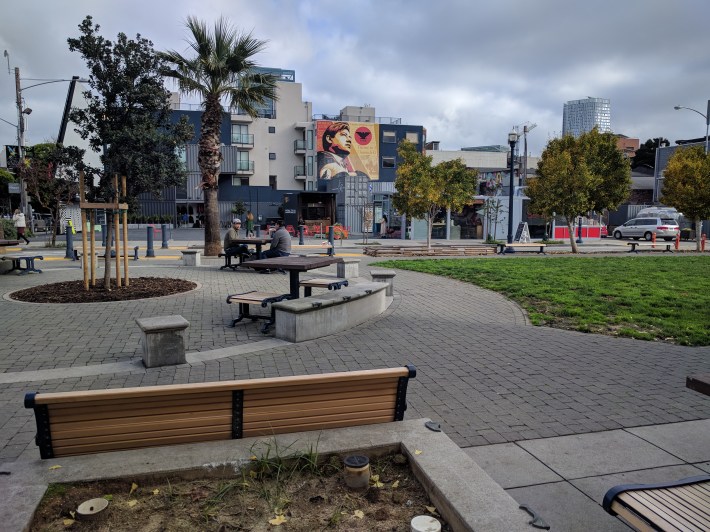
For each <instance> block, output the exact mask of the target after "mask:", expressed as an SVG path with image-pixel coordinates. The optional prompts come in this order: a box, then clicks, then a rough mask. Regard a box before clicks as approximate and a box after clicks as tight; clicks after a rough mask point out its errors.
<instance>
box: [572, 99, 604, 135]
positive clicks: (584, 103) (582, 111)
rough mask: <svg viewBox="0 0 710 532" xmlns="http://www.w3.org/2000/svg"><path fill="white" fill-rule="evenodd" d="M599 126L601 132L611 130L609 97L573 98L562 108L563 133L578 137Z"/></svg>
mask: <svg viewBox="0 0 710 532" xmlns="http://www.w3.org/2000/svg"><path fill="white" fill-rule="evenodd" d="M594 126H597V128H598V129H599V132H600V133H609V132H611V103H610V101H609V99H608V98H592V97H591V96H589V97H587V98H585V99H584V100H571V101H569V102H567V103H565V105H564V109H563V110H562V134H563V135H574V136H575V137H578V136H579V135H581V134H582V133H586V132H587V131H591V130H592V129H593V128H594Z"/></svg>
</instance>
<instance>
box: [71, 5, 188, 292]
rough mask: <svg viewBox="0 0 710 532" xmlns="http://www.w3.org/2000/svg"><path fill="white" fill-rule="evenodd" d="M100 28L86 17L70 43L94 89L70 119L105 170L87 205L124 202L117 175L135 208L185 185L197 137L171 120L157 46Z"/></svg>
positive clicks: (99, 174) (109, 215)
mask: <svg viewBox="0 0 710 532" xmlns="http://www.w3.org/2000/svg"><path fill="white" fill-rule="evenodd" d="M99 29H100V26H99V25H98V24H93V21H92V18H91V17H90V16H89V17H86V18H85V19H84V21H83V22H82V23H81V24H80V25H79V32H80V36H79V37H78V38H70V39H67V42H68V44H69V50H71V51H72V52H78V53H79V54H81V56H82V57H83V58H84V60H85V61H86V65H87V67H88V69H89V73H90V74H89V86H90V87H91V89H92V90H91V91H86V92H85V93H84V97H85V98H86V100H87V102H88V105H87V107H86V108H84V109H80V108H74V109H72V111H71V113H70V119H71V120H72V121H73V122H75V123H76V124H78V126H79V127H78V129H77V130H76V131H77V133H79V135H81V137H82V138H83V139H88V141H89V146H90V148H91V149H92V150H93V151H95V152H97V153H102V155H101V160H102V163H103V169H87V172H88V173H89V174H95V175H96V176H97V177H98V180H99V185H98V186H97V187H95V188H94V187H93V186H91V184H92V183H93V179H92V178H89V179H87V181H88V183H89V185H88V186H87V191H86V192H87V198H88V199H89V200H94V201H101V200H112V199H113V198H114V197H115V196H119V191H116V190H115V189H114V186H113V176H114V175H118V176H126V181H127V196H126V197H120V200H121V201H126V202H130V200H132V199H133V198H135V197H136V196H137V195H138V194H139V193H142V192H147V193H152V194H153V195H155V196H157V197H159V196H160V194H161V192H162V190H163V189H165V188H166V187H171V186H179V185H182V184H183V183H184V182H185V177H186V170H185V168H184V165H183V163H182V161H181V160H180V157H179V151H180V149H183V148H184V145H185V143H186V142H187V141H188V140H189V139H191V138H192V136H193V130H192V127H191V126H189V125H188V123H187V120H186V119H185V120H183V121H181V122H179V123H177V124H173V123H172V122H171V120H170V113H171V109H170V92H169V91H168V90H166V89H165V87H164V86H163V76H162V69H163V67H164V64H163V62H162V60H161V59H160V57H159V56H158V54H157V53H156V52H155V51H154V49H153V43H151V42H150V41H149V40H147V39H145V38H143V37H141V36H140V35H137V36H136V38H135V40H133V39H129V38H127V37H126V35H125V34H123V33H119V34H118V36H117V38H116V41H115V42H112V41H110V40H107V39H105V38H104V37H102V36H101V35H100V34H99ZM112 219H113V212H112V211H111V210H108V211H107V225H108V227H109V235H107V238H106V241H107V243H108V245H107V248H106V269H105V276H104V280H105V286H107V287H108V286H109V283H108V281H109V279H110V271H111V261H110V242H111V234H110V233H111V230H112V229H111V228H112V226H113V224H112V223H111V222H112Z"/></svg>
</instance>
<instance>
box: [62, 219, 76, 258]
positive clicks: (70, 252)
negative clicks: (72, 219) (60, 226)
mask: <svg viewBox="0 0 710 532" xmlns="http://www.w3.org/2000/svg"><path fill="white" fill-rule="evenodd" d="M66 237H67V252H66V254H65V255H64V258H65V259H71V260H75V259H74V235H72V233H71V226H69V225H67V230H66Z"/></svg>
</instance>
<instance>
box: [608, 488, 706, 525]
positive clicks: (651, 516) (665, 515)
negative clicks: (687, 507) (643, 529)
mask: <svg viewBox="0 0 710 532" xmlns="http://www.w3.org/2000/svg"><path fill="white" fill-rule="evenodd" d="M619 499H620V500H621V501H623V502H624V503H626V505H627V506H629V507H630V508H631V509H633V510H635V511H636V512H637V513H638V514H639V515H641V516H642V517H644V518H646V519H648V520H649V521H651V522H652V523H654V524H657V525H658V524H659V523H663V528H664V529H669V530H698V531H700V530H701V529H700V528H698V527H697V526H696V525H694V524H693V521H692V519H688V516H687V515H685V514H682V513H679V512H678V511H677V509H676V508H674V507H673V506H672V505H668V504H662V503H661V502H660V501H658V500H657V499H656V498H655V497H654V496H653V495H651V494H650V493H649V492H643V491H638V492H628V493H623V494H621V495H620V496H619Z"/></svg>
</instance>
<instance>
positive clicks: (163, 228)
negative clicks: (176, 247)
mask: <svg viewBox="0 0 710 532" xmlns="http://www.w3.org/2000/svg"><path fill="white" fill-rule="evenodd" d="M160 231H161V232H162V233H163V243H162V245H161V246H160V248H161V249H168V226H167V225H165V224H162V225H161V226H160Z"/></svg>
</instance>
